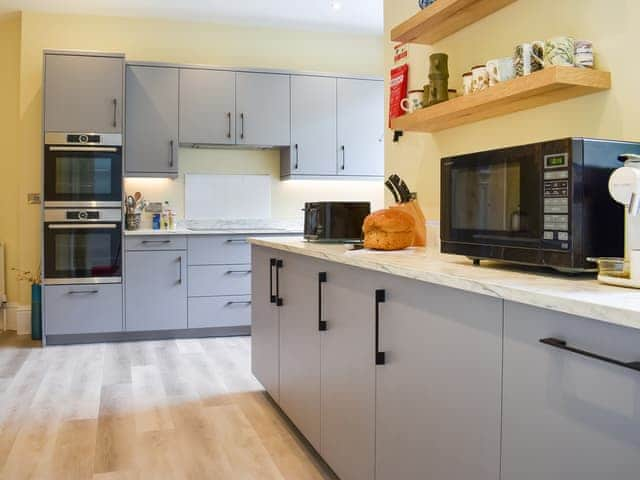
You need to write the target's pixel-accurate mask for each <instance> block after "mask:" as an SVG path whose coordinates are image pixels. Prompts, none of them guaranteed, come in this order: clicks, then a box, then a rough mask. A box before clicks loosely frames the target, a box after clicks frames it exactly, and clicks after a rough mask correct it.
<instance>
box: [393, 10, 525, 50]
mask: <svg viewBox="0 0 640 480" xmlns="http://www.w3.org/2000/svg"><path fill="white" fill-rule="evenodd" d="M515 1H516V0H437V1H436V2H435V3H433V4H431V5H429V6H428V7H427V8H425V9H424V10H421V11H420V12H419V13H417V14H416V15H414V16H413V17H411V18H410V19H409V20H407V21H406V22H403V23H401V24H400V25H398V26H396V27H395V28H394V29H393V30H391V40H392V41H394V42H402V43H420V44H424V45H430V44H432V43H435V42H437V41H438V40H442V39H443V38H446V37H448V36H449V35H451V34H453V33H455V32H457V31H458V30H462V29H463V28H464V27H466V26H468V25H471V24H472V23H475V22H477V21H478V20H480V19H482V18H484V17H486V16H488V15H491V14H492V13H493V12H496V11H498V10H500V9H501V8H503V7H506V6H507V5H509V4H511V3H514V2H515Z"/></svg>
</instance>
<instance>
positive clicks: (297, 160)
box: [293, 143, 300, 170]
mask: <svg viewBox="0 0 640 480" xmlns="http://www.w3.org/2000/svg"><path fill="white" fill-rule="evenodd" d="M295 147H296V163H295V165H294V166H293V168H294V169H295V170H297V169H298V165H300V148H299V147H298V144H297V143H296V145H295Z"/></svg>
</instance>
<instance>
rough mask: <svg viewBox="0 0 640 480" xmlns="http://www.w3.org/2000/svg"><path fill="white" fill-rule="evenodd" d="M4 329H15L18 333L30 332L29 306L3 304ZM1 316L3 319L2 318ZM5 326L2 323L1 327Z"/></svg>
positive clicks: (28, 333)
mask: <svg viewBox="0 0 640 480" xmlns="http://www.w3.org/2000/svg"><path fill="white" fill-rule="evenodd" d="M3 315H4V318H6V329H7V330H15V332H16V333H17V334H18V335H30V334H31V306H30V305H18V304H15V303H10V304H7V305H5V306H4V311H3ZM4 318H3V320H4ZM4 327H5V326H4V325H3V328H4Z"/></svg>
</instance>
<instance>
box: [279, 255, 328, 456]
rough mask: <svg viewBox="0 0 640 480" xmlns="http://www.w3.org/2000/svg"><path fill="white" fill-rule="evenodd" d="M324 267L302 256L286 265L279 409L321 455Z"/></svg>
mask: <svg viewBox="0 0 640 480" xmlns="http://www.w3.org/2000/svg"><path fill="white" fill-rule="evenodd" d="M320 268H321V263H320V262H318V261H314V260H312V259H310V258H309V257H304V256H302V255H290V256H288V257H287V259H286V260H285V261H284V262H283V268H282V273H281V287H280V288H281V292H282V293H281V297H282V302H283V305H282V307H281V308H280V407H281V408H282V410H283V411H284V412H285V413H286V414H287V416H288V417H289V418H290V419H291V421H292V422H293V423H294V424H295V425H296V427H298V429H299V430H300V431H301V432H302V434H303V435H304V436H305V437H306V438H307V440H308V441H309V442H310V443H311V445H313V447H314V448H315V449H316V450H317V451H320V448H321V446H320V331H319V329H318V301H319V300H318V299H319V295H318V294H319V292H318V286H319V280H318V278H319V277H318V273H319V272H320Z"/></svg>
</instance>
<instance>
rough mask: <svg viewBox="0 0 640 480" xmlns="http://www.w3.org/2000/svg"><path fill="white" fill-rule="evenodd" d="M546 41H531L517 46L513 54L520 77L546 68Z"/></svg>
mask: <svg viewBox="0 0 640 480" xmlns="http://www.w3.org/2000/svg"><path fill="white" fill-rule="evenodd" d="M544 46H545V43H544V42H543V41H541V40H537V41H535V42H531V43H521V44H520V45H518V46H517V47H516V50H515V53H514V55H513V65H514V67H515V70H516V75H517V76H518V77H524V76H526V75H531V74H532V73H533V72H537V71H538V70H542V69H543V68H544Z"/></svg>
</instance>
